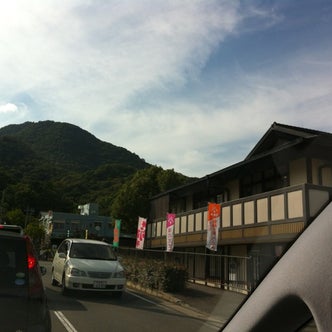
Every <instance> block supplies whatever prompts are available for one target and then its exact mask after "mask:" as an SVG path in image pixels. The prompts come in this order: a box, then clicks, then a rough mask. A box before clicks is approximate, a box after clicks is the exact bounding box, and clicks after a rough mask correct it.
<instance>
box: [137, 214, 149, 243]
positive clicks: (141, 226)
mask: <svg viewBox="0 0 332 332" xmlns="http://www.w3.org/2000/svg"><path fill="white" fill-rule="evenodd" d="M146 223H147V222H146V219H145V218H142V217H139V218H138V227H137V236H136V249H143V247H144V239H145V230H146Z"/></svg>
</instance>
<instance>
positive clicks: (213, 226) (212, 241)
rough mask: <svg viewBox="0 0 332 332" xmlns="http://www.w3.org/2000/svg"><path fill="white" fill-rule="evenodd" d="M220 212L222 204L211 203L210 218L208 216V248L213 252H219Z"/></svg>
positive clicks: (209, 207)
mask: <svg viewBox="0 0 332 332" xmlns="http://www.w3.org/2000/svg"><path fill="white" fill-rule="evenodd" d="M220 211H221V206H220V204H218V203H209V205H208V216H207V237H206V247H207V248H208V249H210V250H213V251H217V246H218V234H219V227H220Z"/></svg>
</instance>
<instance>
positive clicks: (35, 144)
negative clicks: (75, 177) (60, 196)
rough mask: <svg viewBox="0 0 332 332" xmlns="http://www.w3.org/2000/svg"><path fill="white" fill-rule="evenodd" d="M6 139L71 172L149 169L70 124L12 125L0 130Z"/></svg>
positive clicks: (132, 155)
mask: <svg viewBox="0 0 332 332" xmlns="http://www.w3.org/2000/svg"><path fill="white" fill-rule="evenodd" d="M6 136H9V137H12V138H15V139H16V140H18V141H19V142H24V143H25V144H27V146H28V147H29V148H30V149H31V150H32V151H33V152H34V153H35V154H36V155H37V156H38V158H40V159H44V160H45V161H48V162H50V163H55V164H56V165H59V166H64V167H70V169H71V170H78V171H85V170H90V169H94V168H97V167H100V166H101V165H106V164H126V165H130V166H131V167H133V168H135V169H142V168H146V167H148V166H149V164H147V163H146V162H145V161H144V160H143V159H141V158H139V157H138V156H137V155H136V154H134V153H132V152H129V151H128V150H126V149H124V148H122V147H118V146H115V145H113V144H111V143H106V142H103V141H101V140H99V139H98V138H96V137H95V136H93V135H92V134H90V133H89V132H87V131H85V130H83V129H81V128H79V127H77V126H74V125H72V124H68V123H62V122H54V121H40V122H25V123H23V124H20V125H9V126H6V127H3V128H1V129H0V137H6ZM0 148H1V149H2V147H0Z"/></svg>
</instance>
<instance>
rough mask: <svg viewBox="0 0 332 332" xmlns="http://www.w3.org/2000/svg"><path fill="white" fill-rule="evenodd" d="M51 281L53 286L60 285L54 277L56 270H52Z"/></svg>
mask: <svg viewBox="0 0 332 332" xmlns="http://www.w3.org/2000/svg"><path fill="white" fill-rule="evenodd" d="M51 283H52V286H58V285H59V283H58V282H57V281H56V279H55V278H54V271H53V270H52V277H51Z"/></svg>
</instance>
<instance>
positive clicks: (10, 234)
mask: <svg viewBox="0 0 332 332" xmlns="http://www.w3.org/2000/svg"><path fill="white" fill-rule="evenodd" d="M0 236H1V237H15V238H21V239H25V238H27V236H26V235H23V234H20V233H17V232H13V231H7V230H6V231H1V232H0Z"/></svg>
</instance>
